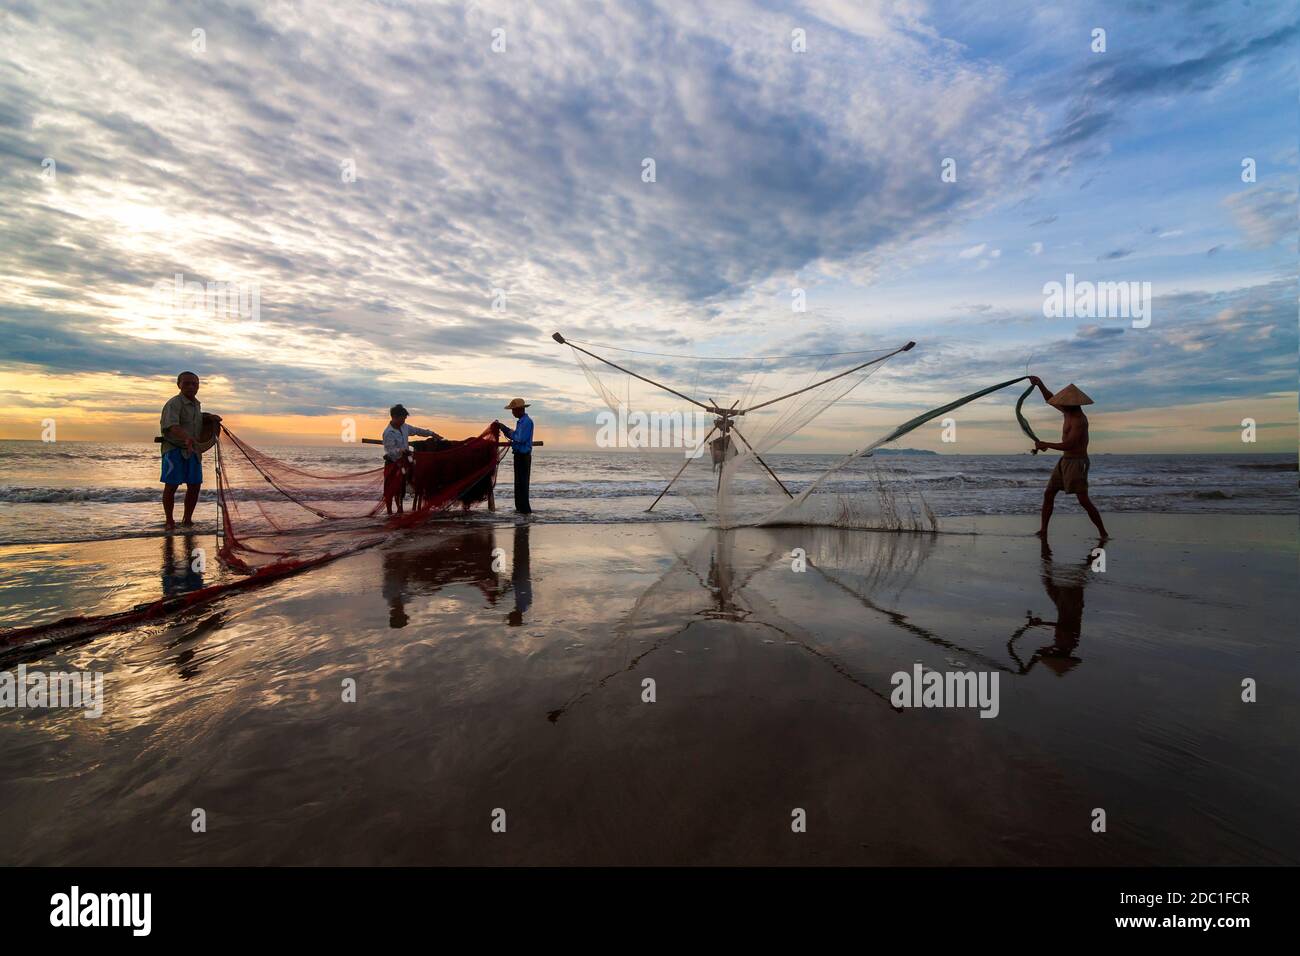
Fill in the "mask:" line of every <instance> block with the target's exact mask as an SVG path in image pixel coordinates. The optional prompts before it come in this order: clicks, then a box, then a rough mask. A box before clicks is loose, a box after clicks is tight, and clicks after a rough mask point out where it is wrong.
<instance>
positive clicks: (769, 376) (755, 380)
mask: <svg viewBox="0 0 1300 956" xmlns="http://www.w3.org/2000/svg"><path fill="white" fill-rule="evenodd" d="M565 344H567V345H569V346H570V347H571V348H572V352H573V355H574V357H575V359H576V360H577V362H578V364H579V366H580V367H581V368H582V371H583V373H584V375H585V376H586V378H587V381H588V382H589V383H590V385H591V387H592V389H593V390H594V391H595V393H596V394H597V395H598V396H599V397H600V399H601V400H602V401H603V402H604V404H605V406H606V408H607V409H608V412H609V415H608V417H607V418H606V419H605V421H604V423H602V425H601V429H600V431H599V432H598V434H597V444H598V445H601V446H602V447H627V448H632V449H637V450H640V451H642V452H645V453H646V454H645V459H646V460H647V461H649V462H651V467H652V468H653V469H654V470H655V471H656V472H657V473H658V477H659V478H661V479H662V480H663V482H664V485H665V487H668V486H670V490H671V493H672V494H676V495H681V496H683V497H685V498H687V499H688V500H689V501H690V502H691V504H692V506H693V507H694V508H695V510H696V511H698V512H699V513H700V514H701V515H702V516H704V518H705V520H706V521H708V522H709V523H710V524H712V525H714V526H715V527H720V528H732V527H738V526H743V525H754V524H763V523H770V522H772V521H774V520H781V521H784V522H791V521H794V522H803V523H833V522H836V521H844V522H848V523H855V524H856V526H861V527H887V528H891V529H903V528H909V529H910V528H914V529H922V528H925V527H926V523H927V521H932V519H933V515H932V514H931V513H930V512H929V509H928V508H927V507H925V505H924V502H923V500H921V499H920V498H919V492H917V491H916V490H915V489H914V488H907V489H903V488H901V487H896V486H897V485H898V481H897V480H896V476H889V477H886V476H887V474H888V473H887V472H886V471H884V470H881V471H880V472H879V475H880V480H879V481H877V482H875V487H876V492H877V493H875V494H871V495H857V496H855V499H854V500H852V501H845V500H842V497H841V496H834V495H828V496H822V497H821V498H819V499H818V500H816V501H813V502H807V503H804V504H803V505H802V507H801V508H800V509H799V511H798V513H797V514H796V513H794V512H791V511H790V510H789V505H790V503H791V501H792V500H793V499H794V498H795V497H796V496H797V495H798V493H799V490H800V488H801V485H799V484H796V483H792V482H790V481H789V480H788V479H783V478H781V477H780V475H779V473H778V471H777V468H776V467H774V465H773V463H772V461H771V460H770V459H771V458H772V457H773V455H775V454H778V453H798V452H799V451H800V449H799V447H798V444H799V443H798V438H799V436H800V432H802V431H803V430H804V429H805V428H807V427H808V426H809V425H810V424H811V423H812V422H814V421H815V420H816V419H817V418H818V417H819V416H820V415H822V413H823V412H825V411H826V410H827V409H829V408H830V407H831V406H832V405H834V404H836V403H837V402H840V401H842V400H844V399H845V398H847V397H848V396H849V395H850V393H852V392H853V391H854V390H855V389H857V388H858V387H859V386H860V385H861V384H862V383H863V382H864V381H866V379H868V378H870V377H871V376H872V375H873V374H874V373H875V372H877V371H878V370H879V369H880V368H881V367H882V366H883V364H884V363H885V362H886V361H887V360H888V359H890V358H892V357H893V356H894V355H897V354H898V353H900V352H903V351H906V349H907V348H910V345H909V346H906V347H904V348H897V347H895V348H891V349H863V350H857V351H850V352H834V353H821V354H803V355H797V354H796V355H780V356H755V357H748V358H720V357H696V356H684V355H656V354H652V353H646V352H634V351H631V350H627V349H620V348H615V347H611V346H608V345H604V346H599V349H600V351H601V353H605V354H602V355H597V354H594V351H593V349H594V348H596V347H595V346H592V347H591V348H588V347H587V345H586V344H584V343H577V342H573V341H566V342H565ZM605 355H607V356H608V358H606V357H605ZM903 505H909V506H908V507H902V506H903ZM651 507H653V505H652V506H651Z"/></svg>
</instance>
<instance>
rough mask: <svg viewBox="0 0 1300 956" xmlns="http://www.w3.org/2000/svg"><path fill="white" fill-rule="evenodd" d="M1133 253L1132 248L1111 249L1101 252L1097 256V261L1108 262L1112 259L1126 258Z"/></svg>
mask: <svg viewBox="0 0 1300 956" xmlns="http://www.w3.org/2000/svg"><path fill="white" fill-rule="evenodd" d="M1131 255H1133V250H1132V249H1112V250H1111V251H1110V252H1103V253H1102V254H1101V255H1099V256H1098V257H1097V261H1098V262H1108V261H1111V260H1114V259H1126V258H1128V257H1129V256H1131Z"/></svg>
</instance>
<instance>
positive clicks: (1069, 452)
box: [1029, 375, 1110, 540]
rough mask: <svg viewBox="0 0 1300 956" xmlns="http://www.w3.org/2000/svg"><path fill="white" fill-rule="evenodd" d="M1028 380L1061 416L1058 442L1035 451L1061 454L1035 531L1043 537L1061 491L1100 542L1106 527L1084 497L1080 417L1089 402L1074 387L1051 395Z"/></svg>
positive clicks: (1084, 439)
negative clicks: (1092, 527)
mask: <svg viewBox="0 0 1300 956" xmlns="http://www.w3.org/2000/svg"><path fill="white" fill-rule="evenodd" d="M1029 381H1030V382H1031V383H1033V384H1034V385H1036V386H1038V390H1039V391H1040V392H1042V393H1043V400H1044V401H1045V402H1047V404H1048V405H1051V406H1052V407H1053V408H1055V409H1057V410H1059V411H1060V412H1061V414H1062V415H1064V416H1065V424H1064V427H1063V428H1062V429H1061V440H1060V441H1059V442H1050V441H1040V442H1039V443H1038V444H1037V445H1036V446H1035V448H1036V449H1037V450H1038V451H1046V450H1047V449H1049V448H1052V449H1055V450H1056V451H1059V452H1061V458H1060V460H1059V461H1057V463H1056V467H1055V468H1053V469H1052V477H1050V478H1049V479H1047V490H1046V492H1044V494H1043V525H1042V527H1041V528H1039V529H1038V532H1037V534H1038V536H1039V537H1040V538H1044V539H1046V538H1047V523H1048V522H1049V521H1051V520H1052V510H1053V508H1054V507H1055V505H1056V496H1057V494H1058V493H1059V492H1062V491H1064V492H1065V493H1066V494H1067V495H1075V496H1076V497H1077V498H1078V499H1079V504H1081V505H1082V506H1083V510H1084V511H1086V512H1088V517H1089V518H1091V519H1092V523H1093V524H1094V525H1096V526H1097V531H1098V532H1100V534H1101V537H1102V540H1105V539H1106V538H1109V537H1110V535H1109V534H1107V533H1106V526H1105V525H1104V524H1102V523H1101V514H1100V513H1099V512H1098V511H1097V506H1096V505H1094V504H1093V503H1092V499H1091V498H1089V497H1088V466H1089V461H1088V416H1087V415H1085V414H1083V408H1082V406H1084V405H1091V404H1092V403H1093V402H1092V399H1091V398H1089V397H1088V396H1087V395H1085V394H1084V393H1083V390H1082V389H1080V388H1079V387H1078V386H1077V385H1074V384H1073V383H1071V384H1070V385H1067V386H1065V388H1063V389H1061V390H1060V391H1059V392H1056V393H1052V392H1051V391H1049V390H1048V388H1047V386H1046V385H1044V384H1043V380H1042V379H1041V378H1039V377H1038V376H1037V375H1031V376H1029Z"/></svg>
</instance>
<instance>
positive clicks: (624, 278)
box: [0, 0, 1300, 452]
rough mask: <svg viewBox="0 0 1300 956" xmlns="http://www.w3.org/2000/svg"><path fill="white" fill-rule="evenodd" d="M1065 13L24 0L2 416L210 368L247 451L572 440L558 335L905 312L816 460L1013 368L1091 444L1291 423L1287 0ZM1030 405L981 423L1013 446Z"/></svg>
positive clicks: (645, 344)
mask: <svg viewBox="0 0 1300 956" xmlns="http://www.w3.org/2000/svg"><path fill="white" fill-rule="evenodd" d="M1055 6H1058V7H1059V8H1057V9H1048V8H1047V5H1046V4H1021V3H1019V2H1017V0H998V2H996V3H993V2H989V3H972V2H969V0H961V2H955V3H928V2H924V0H902V2H898V3H867V2H861V0H809V2H804V3H790V4H784V3H779V2H762V3H755V4H741V3H730V2H717V3H710V4H692V3H684V2H676V3H649V2H626V3H620V2H605V3H560V2H520V3H517V4H511V3H496V2H476V0H472V2H469V3H428V2H421V3H404V2H385V3H364V2H346V3H343V2H339V3H316V2H310V3H291V2H273V0H272V2H256V3H251V4H247V5H244V4H219V3H210V2H188V3H187V2H168V3H157V4H154V3H150V2H145V0H131V2H126V0H123V2H119V3H107V4H94V3H86V4H79V3H76V2H72V0H63V2H59V3H48V2H37V0H0V210H2V211H0V277H2V282H0V288H2V289H3V292H0V437H4V438H36V437H39V435H40V428H41V421H42V419H45V418H49V417H53V418H55V420H56V422H57V423H58V425H59V428H60V432H59V435H60V437H61V438H71V439H76V438H91V437H98V438H104V439H108V438H112V439H135V440H148V439H149V438H150V437H151V436H152V435H153V434H154V433H155V431H156V427H157V415H158V409H159V407H160V406H161V404H162V403H163V401H165V400H166V399H167V398H168V397H169V396H170V395H171V394H173V393H174V385H173V384H172V382H173V380H174V377H175V374H176V373H177V372H178V371H179V370H180V369H182V368H190V369H194V370H195V371H197V372H199V373H200V375H202V376H203V379H204V387H203V392H202V394H201V397H202V398H203V399H204V401H205V407H207V408H209V409H210V410H213V411H219V412H220V413H222V414H223V415H224V416H225V417H226V419H227V424H230V425H232V427H234V428H235V430H236V431H237V432H240V433H241V434H244V435H245V436H246V437H249V438H250V439H253V440H261V441H267V440H272V439H278V438H284V437H287V436H290V437H293V438H296V439H298V440H312V441H321V442H325V441H337V440H338V436H339V432H340V422H341V420H342V419H344V418H347V417H354V418H356V419H357V420H358V421H360V422H362V430H363V432H365V431H369V430H376V431H377V429H378V427H380V425H379V423H380V422H381V421H382V419H383V418H384V417H385V416H384V414H383V409H386V408H387V406H388V405H389V404H391V403H392V402H393V401H397V400H401V401H403V402H405V403H406V404H407V405H408V406H409V407H411V408H412V409H413V410H414V411H415V412H416V413H417V414H416V415H415V416H414V417H413V420H414V421H417V422H424V423H428V424H432V425H434V426H435V427H438V428H439V429H440V430H444V431H448V432H450V433H452V434H468V433H470V432H471V431H477V430H478V429H479V428H480V427H481V426H482V425H483V424H485V423H486V422H488V421H490V420H491V419H492V418H494V417H497V416H499V415H502V414H503V413H502V412H501V410H500V409H501V406H502V405H503V404H504V402H505V400H507V399H509V398H510V397H513V396H515V395H524V396H526V397H528V398H529V399H530V401H532V402H533V403H534V412H535V413H536V416H535V417H536V418H537V420H538V428H539V436H541V435H543V434H545V435H546V436H547V437H549V438H550V439H551V441H552V442H553V444H554V445H555V446H557V447H566V446H567V447H580V446H584V445H590V443H591V440H592V436H593V435H594V432H595V419H594V412H595V410H596V409H597V408H598V407H603V406H599V405H598V403H597V400H596V398H595V396H594V395H593V394H592V393H591V390H590V389H589V388H588V386H587V383H586V381H585V379H584V378H583V376H582V375H581V374H580V372H579V371H578V370H577V368H576V366H575V365H574V363H573V361H572V357H571V356H570V354H569V352H568V350H567V349H564V348H561V347H560V346H558V345H556V344H555V343H554V342H552V341H551V339H550V333H551V332H552V331H555V330H557V329H558V330H561V331H563V332H565V333H566V334H568V335H570V336H572V337H573V338H575V339H579V340H585V341H591V342H597V343H610V344H618V345H622V346H627V347H631V348H638V349H645V350H648V351H658V352H675V353H692V354H699V355H717V354H725V355H741V354H752V353H756V352H762V353H764V354H773V353H780V352H802V351H809V350H810V349H811V350H816V351H824V350H825V348H824V347H825V346H826V345H827V344H828V343H829V344H835V345H838V346H842V347H843V348H846V349H848V348H864V347H866V348H871V347H892V346H896V345H899V344H902V343H903V342H905V341H907V340H909V339H915V340H916V341H917V342H918V347H917V348H916V349H915V350H914V351H913V352H911V353H909V354H908V355H906V356H904V357H900V358H899V359H896V360H894V361H892V362H891V363H890V364H889V366H888V368H887V369H885V370H884V371H883V372H882V373H880V374H879V375H877V376H875V377H873V378H872V379H871V380H869V381H868V382H867V384H866V385H864V386H863V387H862V389H861V390H860V391H858V392H855V393H854V398H855V401H854V402H852V403H851V404H848V405H845V406H844V407H842V408H839V409H837V410H836V411H834V412H833V413H830V415H829V417H828V418H826V419H824V420H822V421H820V422H819V425H818V427H817V428H815V429H813V430H811V431H810V432H809V433H808V436H807V440H808V441H809V442H812V443H813V446H815V447H816V448H817V449H818V450H828V451H830V450H847V449H848V448H851V447H855V446H856V445H859V444H861V443H862V441H860V440H859V437H861V438H869V437H875V435H876V434H879V432H880V431H881V430H882V429H884V428H885V427H887V426H890V425H893V424H896V423H898V422H899V421H902V420H903V419H905V418H907V417H911V415H913V414H915V413H916V412H918V411H920V410H923V409H925V408H928V407H931V406H934V405H938V404H941V403H943V402H944V401H946V400H949V399H951V398H953V397H956V396H958V395H960V394H963V393H964V392H967V391H972V390H974V389H976V388H979V387H981V386H984V385H988V384H991V383H992V382H996V381H999V380H1001V379H1005V378H1010V377H1012V376H1015V375H1019V374H1023V373H1024V371H1025V369H1026V367H1027V365H1028V367H1029V369H1030V370H1031V371H1033V372H1035V373H1036V374H1039V375H1041V376H1042V377H1043V378H1044V379H1045V380H1046V381H1047V383H1048V385H1049V386H1051V387H1060V386H1061V385H1064V384H1065V383H1066V382H1067V381H1075V382H1078V383H1079V384H1080V385H1081V386H1083V387H1084V388H1085V389H1086V390H1087V391H1088V392H1090V393H1091V394H1092V396H1093V397H1094V398H1095V399H1096V400H1097V403H1098V404H1097V406H1096V409H1095V412H1096V414H1095V415H1094V422H1095V424H1094V435H1095V438H1096V439H1097V450H1101V451H1106V450H1109V451H1116V452H1121V451H1144V450H1152V451H1206V450H1222V451H1229V452H1231V451H1242V450H1249V451H1282V450H1289V451H1294V450H1295V448H1296V437H1297V394H1296V392H1297V303H1296V292H1297V289H1296V285H1297V257H1296V242H1297V233H1296V225H1297V198H1296V189H1297V167H1298V165H1300V157H1298V155H1297V153H1298V150H1297V138H1296V124H1295V112H1296V99H1297V76H1296V50H1297V39H1298V35H1300V27H1298V26H1297V22H1296V14H1295V12H1294V8H1293V7H1292V5H1290V4H1271V3H1260V2H1254V3H1244V2H1232V0H1217V2H1195V0H1185V2H1181V3H1178V2H1170V3H1164V2H1158V0H1146V2H1123V3H1114V4H1090V3H1081V4H1074V3H1071V4H1060V5H1055ZM1098 29H1101V30H1104V31H1105V34H1104V44H1105V49H1104V51H1100V50H1097V49H1095V48H1096V47H1098V46H1099V40H1098V39H1097V37H1096V34H1095V31H1096V30H1098ZM800 31H801V32H800ZM494 47H495V48H494ZM799 47H802V48H803V49H802V52H801V51H800V49H798V48H799ZM646 159H652V160H653V161H654V181H653V182H647V181H646V175H645V173H644V171H645V165H646V164H645V160H646ZM946 160H951V163H948V164H945V161H946ZM1247 160H1250V161H1252V162H1250V163H1247V164H1246V165H1248V166H1250V167H1251V168H1252V169H1253V173H1254V175H1253V177H1250V176H1247V177H1246V180H1250V179H1252V178H1253V181H1244V180H1243V171H1244V167H1243V163H1244V162H1245V161H1247ZM945 168H947V169H949V170H951V171H953V172H955V181H952V180H953V179H954V177H953V176H951V175H949V176H945V175H944V171H945ZM1067 273H1070V274H1073V275H1074V276H1075V277H1076V280H1081V281H1088V282H1120V281H1123V282H1149V283H1150V284H1151V290H1152V297H1153V301H1152V303H1151V310H1150V320H1151V321H1150V324H1149V325H1148V326H1147V327H1145V328H1135V327H1134V323H1133V322H1132V321H1131V320H1130V319H1128V318H1124V317H1101V318H1096V317H1086V318H1046V317H1044V314H1043V302H1044V294H1043V289H1044V285H1045V284H1046V283H1049V282H1053V281H1057V282H1064V281H1065V277H1066V274H1067ZM177 274H179V275H181V276H182V277H183V279H184V280H186V281H197V282H203V283H221V282H224V283H235V284H240V285H241V286H242V287H243V288H244V289H245V291H246V293H251V291H252V290H254V289H255V290H256V292H257V299H256V302H257V309H256V314H255V315H253V314H246V315H240V314H238V310H237V309H234V308H225V309H223V308H222V307H221V306H220V303H213V302H205V303H203V304H202V306H201V307H196V306H195V305H194V304H193V303H189V304H187V303H185V302H181V303H179V307H178V303H176V302H174V301H172V300H171V298H170V297H168V296H166V295H163V294H161V293H160V292H159V285H160V283H162V284H167V283H172V282H173V281H174V278H173V277H174V276H176V275H177ZM796 289H802V290H804V294H805V296H806V306H807V307H806V311H803V312H796V311H794V309H793V301H794V299H793V297H792V291H793V290H796ZM248 301H249V305H250V308H248V309H246V310H245V311H246V312H247V313H253V312H254V310H253V309H252V308H251V303H252V300H251V299H250V300H248ZM812 346H816V348H811V347H812ZM1009 400H1010V399H1007V400H1002V401H993V402H990V403H988V404H986V405H982V406H979V407H974V406H972V407H971V408H970V409H968V410H966V411H964V412H963V413H962V415H961V417H960V425H966V426H968V427H967V428H965V429H962V428H961V427H960V425H959V435H960V436H961V440H960V443H959V447H958V448H957V449H956V450H958V451H964V452H983V451H1018V450H1022V446H1023V439H1022V438H1021V437H1020V436H1019V433H1018V432H1017V431H1016V430H1015V428H1014V425H1013V424H1012V420H1011V418H1010V414H1009V408H1008V406H1007V402H1008V401H1009ZM1246 417H1250V418H1253V419H1255V420H1256V421H1257V422H1258V425H1259V432H1258V434H1259V441H1258V443H1257V444H1256V445H1253V446H1243V444H1242V442H1241V441H1240V437H1239V432H1240V423H1241V421H1242V419H1243V418H1246ZM1035 420H1036V421H1041V422H1043V423H1044V425H1045V426H1050V425H1051V424H1052V423H1053V419H1052V417H1051V416H1050V415H1048V414H1047V413H1045V412H1044V411H1042V410H1039V411H1038V412H1037V413H1036V415H1035ZM938 437H939V436H938V428H937V426H936V428H935V429H934V434H932V435H931V434H929V433H925V434H922V433H916V434H915V438H916V440H915V441H909V443H910V444H912V445H915V446H919V447H934V448H943V447H944V446H941V445H940V444H939V442H938ZM813 446H809V445H805V447H813ZM945 450H953V449H952V447H951V446H948V447H947V448H945Z"/></svg>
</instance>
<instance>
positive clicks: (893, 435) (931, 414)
mask: <svg viewBox="0 0 1300 956" xmlns="http://www.w3.org/2000/svg"><path fill="white" fill-rule="evenodd" d="M1028 379H1029V376H1028V375H1022V376H1020V377H1019V378H1013V379H1008V380H1007V381H1005V382H999V383H998V384H996V385H990V386H989V387H988V388H982V389H980V390H979V391H978V392H971V393H970V394H969V395H965V396H963V397H961V398H959V399H957V400H956V401H954V402H949V403H948V404H947V405H940V406H939V407H938V408H932V409H930V411H928V412H925V413H924V414H921V415H917V416H916V417H915V418H912V419H909V420H907V421H905V422H903V424H901V425H899V426H898V427H897V428H895V429H894V430H893V431H892V432H890V433H889V434H888V435H886V436H885V437H884V438H880V439H878V440H876V441H874V442H872V443H871V444H870V445H868V446H867V447H866V448H862V449H860V450H858V451H855V452H853V453H851V454H850V455H848V456H847V457H846V458H845V459H844V460H843V461H841V462H839V463H838V464H836V465H834V466H832V467H831V468H830V469H829V470H828V471H827V472H826V473H825V474H823V475H822V476H821V477H820V478H818V479H817V480H816V481H814V482H813V483H812V484H811V485H809V486H808V487H807V488H805V489H804V490H803V491H801V492H800V493H799V494H797V495H795V497H794V499H793V500H792V501H790V502H789V504H787V505H786V507H791V506H793V505H797V504H799V503H800V502H801V501H803V500H804V499H806V498H807V497H808V496H809V495H810V494H812V493H813V491H815V490H816V489H817V487H818V486H819V485H820V484H821V483H822V482H823V481H825V480H826V479H827V478H829V477H830V476H831V475H833V474H834V473H835V472H837V471H839V470H840V469H841V468H843V467H844V466H845V465H847V464H849V462H852V461H855V460H857V459H858V458H864V457H866V456H867V455H870V454H871V453H872V452H873V451H875V450H876V449H877V448H879V447H880V446H881V445H887V444H889V443H890V442H892V441H897V440H898V439H900V438H902V437H903V436H904V435H906V434H907V433H908V432H911V431H915V430H916V429H918V428H920V427H921V426H922V425H924V424H925V423H926V422H928V421H933V420H934V419H936V418H938V417H939V416H940V415H946V414H947V413H948V412H951V411H953V410H955V409H958V408H961V407H962V406H963V405H967V404H969V403H971V402H973V401H975V400H976V399H977V398H983V397H984V396H985V395H989V394H991V393H993V392H996V391H998V390H999V389H1003V388H1006V387H1008V386H1009V385H1015V384H1016V383H1017V382H1024V381H1027V380H1028ZM1033 391H1034V386H1033V385H1030V386H1029V387H1028V388H1027V389H1025V391H1024V393H1023V394H1022V395H1021V396H1020V400H1019V401H1017V402H1016V421H1017V422H1018V423H1019V425H1020V430H1021V431H1022V432H1024V433H1025V436H1026V437H1028V438H1029V440H1030V441H1032V442H1035V443H1037V442H1038V440H1039V439H1038V436H1037V435H1035V434H1034V430H1033V429H1032V428H1030V427H1029V422H1028V420H1027V419H1026V418H1025V415H1024V411H1023V409H1024V404H1025V399H1027V398H1028V397H1029V396H1030V395H1031V394H1033ZM1034 453H1035V454H1037V450H1036V449H1035V452H1034Z"/></svg>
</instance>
